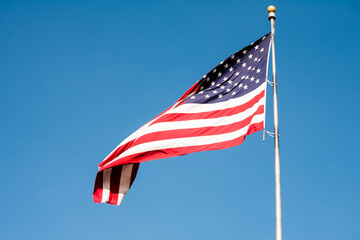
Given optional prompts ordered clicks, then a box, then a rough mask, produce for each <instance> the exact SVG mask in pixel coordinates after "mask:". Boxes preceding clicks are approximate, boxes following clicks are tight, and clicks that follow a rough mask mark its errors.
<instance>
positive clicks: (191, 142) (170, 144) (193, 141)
mask: <svg viewBox="0 0 360 240" xmlns="http://www.w3.org/2000/svg"><path fill="white" fill-rule="evenodd" d="M263 121H264V114H260V115H255V116H254V118H253V119H252V121H251V122H250V124H249V125H251V124H253V123H261V122H263ZM249 125H247V126H245V127H244V128H241V129H239V130H236V131H233V132H230V133H224V134H218V135H210V136H201V137H187V138H176V139H167V140H159V141H153V142H147V143H143V144H139V145H136V146H134V147H132V148H130V149H128V150H126V151H125V152H123V153H122V154H121V155H120V156H118V157H117V158H115V159H113V160H112V161H110V162H109V163H107V164H110V163H112V162H114V161H116V160H118V159H120V158H123V157H126V156H129V155H132V154H136V153H141V152H148V151H153V150H159V149H168V148H178V147H190V146H201V145H208V144H213V143H219V142H225V141H230V140H233V139H235V138H237V137H240V136H243V135H245V134H246V133H247V131H248V129H249ZM107 164H106V165H107Z"/></svg>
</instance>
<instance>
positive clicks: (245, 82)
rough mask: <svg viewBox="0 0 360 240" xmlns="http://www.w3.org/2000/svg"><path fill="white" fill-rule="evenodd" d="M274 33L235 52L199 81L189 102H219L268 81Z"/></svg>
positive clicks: (243, 93) (188, 99)
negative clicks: (271, 43) (270, 48)
mask: <svg viewBox="0 0 360 240" xmlns="http://www.w3.org/2000/svg"><path fill="white" fill-rule="evenodd" d="M270 39H271V35H270V33H268V34H266V35H265V36H264V37H262V38H260V39H258V40H257V41H255V42H253V43H252V44H250V45H249V46H247V47H245V48H243V49H241V50H240V51H238V52H237V53H235V54H233V55H231V56H230V57H229V58H227V59H226V60H225V61H223V62H221V63H220V64H219V65H218V66H216V67H215V68H213V69H212V70H211V71H210V72H209V73H208V74H206V75H204V76H203V78H202V79H201V80H200V81H199V83H198V86H199V89H198V90H197V91H196V92H194V93H193V94H190V95H189V97H188V98H187V99H186V100H185V103H217V102H222V101H227V100H229V99H231V98H237V97H241V96H244V95H245V94H247V93H249V92H251V91H253V90H255V89H256V88H258V87H259V86H260V85H261V84H262V83H264V82H265V81H266V70H267V60H268V59H267V58H268V53H269V47H270Z"/></svg>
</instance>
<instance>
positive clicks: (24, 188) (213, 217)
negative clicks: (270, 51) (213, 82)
mask: <svg viewBox="0 0 360 240" xmlns="http://www.w3.org/2000/svg"><path fill="white" fill-rule="evenodd" d="M270 4H274V5H276V7H277V12H276V15H277V20H276V39H275V41H276V57H277V73H278V75H277V77H278V84H279V87H278V93H279V120H280V135H281V136H280V147H281V149H280V160H281V177H282V179H281V180H282V201H283V205H282V207H283V208H282V210H283V238H284V240H285V239H292V240H304V239H314V240H315V239H316V240H319V239H326V240H335V239H336V240H337V239H359V236H360V227H359V226H360V217H359V216H360V204H359V203H360V174H359V168H360V157H359V138H360V127H359V124H358V123H359V121H360V111H359V108H360V94H359V89H360V78H359V74H358V71H359V55H360V48H359V38H360V27H359V26H360V13H359V9H360V2H359V1H355V0H354V1H350V0H343V1H332V0H327V1H325V0H324V1H316V0H315V1H314V0H311V1H310V0H308V1H284V0H281V1H272V2H271V1H260V0H254V1H239V0H236V1H233V0H229V1H212V0H206V1H202V0H192V1H76V0H71V1H70V0H69V1H1V2H0V110H1V118H0V132H1V138H0V144H1V152H0V158H1V163H2V168H1V169H2V171H1V174H0V181H1V186H2V187H1V197H0V211H1V214H0V215H1V217H0V239H6V240H7V239H9V240H10V239H54V240H57V239H59V240H60V239H61V240H63V239H132V240H138V239H139V240H142V239H156V240H162V239H164V240H165V239H166V240H168V239H174V240H177V239H259V240H260V239H261V240H263V239H274V237H275V209H274V206H275V196H274V156H273V155H274V153H273V141H272V139H271V138H270V137H267V140H266V142H265V143H263V142H262V134H261V133H256V134H253V135H251V136H249V137H247V139H246V140H245V142H244V143H243V144H242V145H240V146H237V147H234V148H231V149H226V150H221V151H210V152H201V153H195V154H190V155H186V156H182V157H176V158H171V159H163V160H157V161H151V162H147V163H143V164H141V166H140V169H139V173H138V176H137V179H136V180H135V182H134V184H133V186H132V188H131V189H130V191H129V192H128V194H127V196H126V197H125V199H124V201H123V203H122V204H121V206H113V205H107V204H96V203H94V202H93V201H92V191H93V184H94V180H95V176H96V173H97V165H98V164H99V162H100V161H101V160H103V158H104V157H106V156H107V154H108V153H109V152H110V151H111V150H113V148H114V147H115V146H116V145H117V144H118V143H120V142H121V141H122V140H123V139H125V138H126V137H127V136H128V135H130V134H131V133H132V132H133V131H135V130H136V129H137V128H139V127H140V126H141V125H142V124H144V123H145V122H147V121H149V120H150V119H152V118H153V117H155V116H156V115H157V114H159V113H160V112H162V111H163V110H165V109H166V108H167V107H169V106H170V105H171V104H173V103H174V102H175V101H176V100H177V99H178V98H179V97H180V96H181V95H182V94H183V93H184V92H185V91H186V90H187V89H188V88H189V87H190V86H192V85H193V84H194V83H195V82H196V81H197V80H198V79H200V78H201V77H202V76H203V75H204V74H205V73H207V72H208V71H209V70H210V69H211V68H213V67H214V66H216V65H217V64H218V63H219V62H220V61H222V60H223V59H225V58H226V57H228V56H229V55H231V54H232V53H234V52H236V51H238V50H240V49H241V48H242V47H245V46H246V45H248V44H249V43H251V42H253V41H254V40H256V39H258V38H259V37H261V36H262V35H264V34H266V33H267V32H269V31H270V23H269V21H268V20H267V12H266V8H267V6H268V5H270ZM268 90H269V93H271V89H270V88H269V89H268ZM267 107H268V109H267V123H266V125H267V128H268V130H269V131H271V130H272V125H273V120H272V97H271V94H268V105H267Z"/></svg>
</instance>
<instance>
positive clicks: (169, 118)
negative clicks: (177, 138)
mask: <svg viewBox="0 0 360 240" xmlns="http://www.w3.org/2000/svg"><path fill="white" fill-rule="evenodd" d="M264 96H265V91H262V92H261V93H259V94H258V95H256V96H255V97H254V98H252V99H251V100H250V101H248V102H246V103H244V104H242V105H239V106H236V107H232V108H225V109H221V110H216V111H209V112H200V113H167V114H164V115H163V116H161V117H160V118H159V119H157V120H156V121H154V122H153V123H152V124H151V125H153V124H155V123H159V122H175V121H186V120H195V119H211V118H218V117H226V116H232V115H235V114H238V113H240V112H243V111H245V110H246V109H248V108H251V107H252V106H254V105H255V104H256V103H257V102H259V101H260V99H262V98H263V97H264Z"/></svg>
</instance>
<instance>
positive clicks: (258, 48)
mask: <svg viewBox="0 0 360 240" xmlns="http://www.w3.org/2000/svg"><path fill="white" fill-rule="evenodd" d="M269 49H270V33H268V34H266V35H265V36H263V37H262V38H260V39H258V40H257V41H255V42H253V43H251V44H250V45H249V46H247V47H245V48H243V49H241V50H240V51H238V52H237V53H235V54H233V55H231V56H230V57H229V58H227V59H226V60H224V61H222V62H221V63H220V64H219V65H218V66H216V67H215V68H213V69H212V70H211V71H210V72H209V73H207V74H206V75H204V76H203V77H202V78H201V79H200V80H199V81H198V82H197V83H196V84H194V85H193V86H192V87H191V88H190V89H189V90H188V91H187V92H186V93H185V94H184V95H183V96H182V97H181V98H180V99H179V100H178V101H177V102H176V103H175V104H174V105H172V106H171V107H170V108H169V109H167V110H166V111H164V112H163V113H161V114H160V115H158V116H157V117H156V118H154V119H153V120H151V121H150V122H148V123H146V124H145V125H144V126H142V127H141V128H140V129H138V130H137V131H136V132H134V133H133V134H131V135H130V136H129V137H128V138H126V139H125V140H124V141H123V142H122V143H120V144H119V145H118V146H117V147H116V148H115V149H114V150H113V151H112V152H111V153H110V154H109V155H108V156H107V157H106V158H105V159H104V160H103V161H102V162H101V163H100V164H99V172H98V174H97V176H96V180H95V187H94V193H93V199H94V201H95V202H97V203H101V202H104V203H110V204H117V205H119V204H120V203H121V201H122V199H123V197H124V196H125V194H126V193H127V191H128V190H129V189H130V187H131V185H132V183H133V181H134V179H135V177H136V174H137V171H138V168H139V164H140V163H141V162H145V161H149V160H155V159H161V158H169V157H175V156H180V155H184V154H188V153H192V152H199V151H206V150H217V149H224V148H229V147H233V146H236V145H239V144H241V143H242V142H243V141H244V139H245V137H246V136H247V135H249V134H252V133H254V132H257V131H259V130H262V129H263V128H264V126H265V100H266V84H267V83H266V79H267V68H268V59H269Z"/></svg>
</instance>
